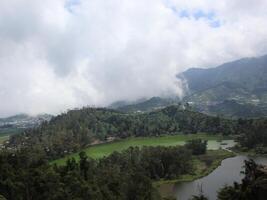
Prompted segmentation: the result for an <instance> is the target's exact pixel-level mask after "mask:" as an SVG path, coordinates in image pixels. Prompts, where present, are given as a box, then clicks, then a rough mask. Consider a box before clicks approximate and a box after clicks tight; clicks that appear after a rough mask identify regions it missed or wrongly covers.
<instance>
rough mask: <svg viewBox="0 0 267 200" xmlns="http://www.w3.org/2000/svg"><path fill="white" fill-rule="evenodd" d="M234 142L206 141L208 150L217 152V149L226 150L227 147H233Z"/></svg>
mask: <svg viewBox="0 0 267 200" xmlns="http://www.w3.org/2000/svg"><path fill="white" fill-rule="evenodd" d="M235 144H236V142H235V141H234V140H222V141H216V140H209V141H208V146H207V149H208V150H217V149H220V148H221V149H227V148H229V147H233V146H235Z"/></svg>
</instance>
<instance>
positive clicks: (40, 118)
mask: <svg viewBox="0 0 267 200" xmlns="http://www.w3.org/2000/svg"><path fill="white" fill-rule="evenodd" d="M51 117H52V115H48V114H40V115H37V116H30V115H26V114H19V115H14V116H11V117H7V118H0V136H1V135H9V134H14V133H18V132H22V131H23V130H24V129H27V128H33V127H35V126H38V125H40V124H41V123H42V122H44V121H49V120H50V119H51Z"/></svg>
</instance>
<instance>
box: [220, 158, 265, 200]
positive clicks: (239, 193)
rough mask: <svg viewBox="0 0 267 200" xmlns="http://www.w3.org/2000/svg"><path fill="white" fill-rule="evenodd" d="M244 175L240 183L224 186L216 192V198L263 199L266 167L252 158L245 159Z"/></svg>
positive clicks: (221, 199)
mask: <svg viewBox="0 0 267 200" xmlns="http://www.w3.org/2000/svg"><path fill="white" fill-rule="evenodd" d="M244 167H245V171H244V174H245V177H244V178H243V180H242V182H241V183H234V184H233V186H225V187H223V188H222V189H221V190H220V191H219V192H218V200H229V199H235V200H264V199H266V194H267V170H266V167H264V166H261V165H257V164H256V163H255V162H254V161H253V160H249V161H245V166H244Z"/></svg>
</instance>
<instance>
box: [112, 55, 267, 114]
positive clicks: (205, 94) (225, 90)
mask: <svg viewBox="0 0 267 200" xmlns="http://www.w3.org/2000/svg"><path fill="white" fill-rule="evenodd" d="M176 77H177V78H178V79H182V80H183V81H184V82H186V85H185V87H184V88H183V90H184V92H185V96H184V97H183V98H182V99H179V98H177V97H172V98H167V99H166V98H161V97H153V98H151V99H148V100H145V101H142V102H138V103H134V104H130V105H127V104H125V102H124V105H121V106H118V107H117V109H118V110H121V111H149V110H153V109H157V108H158V107H160V108H162V107H164V106H168V105H171V104H178V103H179V102H180V103H183V104H185V103H186V102H188V103H189V104H190V105H191V106H192V107H193V108H194V109H195V110H197V111H200V112H203V113H207V114H211V115H223V116H225V117H230V118H239V117H245V118H254V117H262V116H267V55H265V56H261V57H255V58H243V59H239V60H236V61H232V62H228V63H224V64H222V65H220V66H217V67H214V68H207V69H201V68H191V69H188V70H187V71H185V72H183V73H180V74H178V75H177V76H176Z"/></svg>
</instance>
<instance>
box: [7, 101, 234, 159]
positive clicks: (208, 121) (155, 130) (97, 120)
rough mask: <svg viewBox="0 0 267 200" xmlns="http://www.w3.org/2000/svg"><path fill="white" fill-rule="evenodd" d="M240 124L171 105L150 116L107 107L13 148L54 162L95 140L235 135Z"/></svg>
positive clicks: (65, 118)
mask: <svg viewBox="0 0 267 200" xmlns="http://www.w3.org/2000/svg"><path fill="white" fill-rule="evenodd" d="M236 128H237V126H236V122H235V121H232V120H229V119H222V118H219V117H212V116H207V115H205V114H201V113H198V112H194V111H191V110H186V109H181V108H180V107H179V106H170V107H167V108H164V109H161V110H157V111H153V112H149V113H142V114H136V113H131V114H129V113H121V112H118V111H115V110H110V109H106V108H83V109H81V110H71V111H68V112H67V113H65V114H62V115H59V116H57V117H54V118H52V120H51V121H50V122H45V123H43V124H42V125H40V126H39V127H37V128H34V129H28V130H26V131H24V133H22V134H18V135H14V136H12V137H11V138H10V140H9V143H8V144H6V147H7V148H10V149H21V148H30V149H33V148H36V149H39V150H41V149H42V150H43V153H44V154H46V155H47V157H49V158H50V159H55V158H59V157H62V156H64V155H66V154H69V153H73V152H77V151H78V150H80V149H82V148H84V147H86V146H88V145H89V144H91V143H93V142H95V141H103V142H105V141H107V140H108V138H110V137H112V138H117V139H120V138H126V137H148V136H159V135H163V134H179V133H185V134H188V133H197V132H206V133H210V134H219V133H222V134H225V135H229V134H234V133H236V132H237V130H236Z"/></svg>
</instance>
